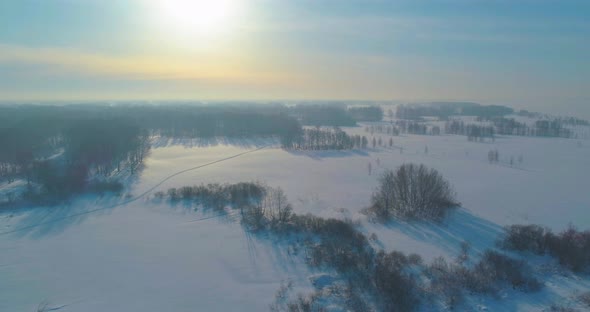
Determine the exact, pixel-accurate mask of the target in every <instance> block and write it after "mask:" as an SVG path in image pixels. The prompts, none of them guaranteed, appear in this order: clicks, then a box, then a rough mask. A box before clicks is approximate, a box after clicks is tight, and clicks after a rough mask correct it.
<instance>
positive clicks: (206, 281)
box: [0, 126, 590, 312]
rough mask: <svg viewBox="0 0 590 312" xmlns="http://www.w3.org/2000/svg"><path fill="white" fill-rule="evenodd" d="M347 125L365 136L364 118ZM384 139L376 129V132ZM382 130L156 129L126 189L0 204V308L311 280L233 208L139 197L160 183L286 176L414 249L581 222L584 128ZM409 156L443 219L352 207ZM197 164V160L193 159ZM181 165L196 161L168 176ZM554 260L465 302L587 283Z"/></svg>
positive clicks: (149, 300) (589, 147)
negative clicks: (188, 132)
mask: <svg viewBox="0 0 590 312" xmlns="http://www.w3.org/2000/svg"><path fill="white" fill-rule="evenodd" d="M344 130H346V131H347V132H349V133H352V134H361V135H367V137H369V138H371V136H372V135H370V134H368V133H366V132H365V130H364V127H363V126H360V127H356V128H346V129H344ZM375 136H376V137H377V136H379V134H375ZM388 140H389V136H387V135H383V142H385V143H386V144H385V145H388V144H387V143H388ZM393 140H394V146H393V147H392V148H389V147H378V148H375V149H369V150H360V151H342V152H339V151H321V152H320V151H285V150H282V149H280V148H279V147H278V142H276V141H275V140H272V139H258V140H218V141H216V140H209V141H194V140H176V141H165V140H161V139H160V140H155V141H154V148H153V149H152V151H151V156H150V157H149V159H148V160H147V162H146V168H145V170H144V171H143V172H141V175H140V176H139V177H138V178H137V180H136V181H134V182H133V183H132V185H131V186H130V190H129V194H127V196H126V197H123V198H114V197H103V198H90V197H86V198H80V199H77V200H75V201H73V202H72V203H70V204H69V205H64V206H62V207H54V208H30V209H25V210H19V211H5V212H2V213H0V311H36V308H37V306H38V304H39V303H41V302H43V301H48V302H49V303H50V304H49V306H50V307H52V308H59V307H62V308H61V310H60V311H88V312H94V311H144V312H145V311H264V310H268V305H269V304H270V303H271V302H272V301H273V297H274V293H275V292H276V290H277V289H278V288H279V287H280V284H281V282H282V281H284V280H286V279H291V280H293V281H294V284H295V286H296V290H297V289H306V288H307V289H309V288H311V287H312V285H311V283H310V280H309V278H310V277H311V276H313V275H315V274H318V273H319V272H311V271H310V269H308V267H307V266H306V265H305V264H303V263H301V261H300V259H299V258H297V257H292V256H291V255H289V254H288V253H286V252H285V250H284V249H282V248H280V247H279V246H276V243H273V242H272V240H269V239H264V238H263V237H255V236H251V235H247V233H246V232H244V230H243V229H242V228H241V227H240V224H239V221H238V220H237V218H235V217H233V216H232V215H231V214H230V215H224V216H216V215H215V214H214V213H212V212H208V211H203V210H202V209H200V210H197V211H194V210H193V209H188V208H187V207H183V206H182V204H179V205H176V206H171V205H169V204H168V203H157V202H154V201H153V200H152V199H150V195H151V194H153V193H154V192H155V191H158V190H164V191H165V190H166V189H168V188H170V187H180V186H185V185H195V184H201V183H214V182H217V183H231V182H241V181H261V182H264V183H266V184H268V185H269V186H273V187H281V188H283V189H284V190H285V192H286V194H287V196H288V198H289V200H290V202H291V203H292V204H293V206H294V210H295V212H296V213H312V214H315V215H318V216H322V217H336V218H348V219H352V220H358V221H359V222H360V227H361V230H362V231H363V232H365V233H366V234H369V235H370V234H371V233H376V235H377V237H378V240H377V241H376V242H375V244H376V245H377V246H378V247H382V248H384V249H387V250H393V249H396V250H400V251H403V252H412V253H417V254H419V255H421V256H422V257H423V258H424V259H425V261H430V260H432V259H433V258H435V257H438V256H447V257H450V258H452V257H455V256H456V255H457V253H458V251H459V246H460V243H461V242H463V241H465V240H467V241H469V242H470V243H471V245H472V247H473V250H474V251H475V252H477V251H481V250H484V249H485V248H488V247H492V246H493V245H494V242H495V240H496V239H497V237H498V235H499V234H501V231H502V226H504V225H510V224H523V223H535V224H542V225H546V226H549V227H551V228H553V229H554V230H555V231H559V230H562V229H564V228H566V227H567V226H568V224H570V223H571V224H573V225H575V226H577V227H578V228H580V229H588V228H590V213H589V211H590V210H589V209H590V192H589V191H588V190H589V188H588V177H589V176H590V141H587V140H584V141H578V140H571V139H555V138H531V137H515V136H514V137H513V136H510V137H497V138H496V140H495V142H493V143H474V142H467V140H466V138H465V137H464V136H418V135H403V136H396V137H393ZM262 147H264V148H262ZM260 148H261V149H260ZM495 149H497V150H498V151H499V154H500V163H498V164H490V163H489V162H488V160H487V155H488V152H489V151H490V150H495ZM250 151H251V152H250ZM245 152H248V153H245ZM242 153H245V154H242ZM239 154H242V155H239ZM236 155H239V156H237V157H234V158H229V157H232V156H236ZM226 158H228V159H226ZM511 158H512V160H513V165H512V166H511V165H510V159H511ZM520 158H522V162H520V161H518V159H520ZM222 159H225V160H224V161H220V162H217V163H213V162H215V161H218V160H222ZM407 162H414V163H423V164H426V165H427V166H429V167H432V168H435V169H437V170H438V171H440V172H441V173H442V174H443V175H444V176H445V177H446V178H447V179H448V180H449V181H450V182H451V183H452V184H453V185H454V187H455V190H456V192H457V195H458V196H457V197H458V199H459V201H460V202H461V203H462V208H460V209H458V210H457V211H455V212H454V213H453V214H452V215H451V216H450V217H449V218H448V219H447V220H445V222H444V223H443V224H440V225H433V224H428V223H421V222H409V223H408V222H393V223H391V224H388V225H379V224H374V223H371V222H369V221H368V220H367V218H366V216H365V215H363V214H362V213H361V210H362V209H363V208H365V207H367V206H368V205H369V202H370V196H371V194H372V192H373V190H374V189H375V187H376V186H377V178H378V176H379V174H380V172H382V171H383V170H385V169H394V168H396V167H397V166H399V165H401V164H403V163H407ZM207 164H210V165H207ZM369 164H370V166H371V168H372V172H371V174H370V175H369V170H368V168H369ZM202 165H207V166H203V167H200V168H195V167H199V166H202ZM190 168H195V169H194V170H190V171H186V172H183V173H180V174H178V175H175V176H172V175H174V174H176V173H178V172H180V171H183V170H186V169H190ZM166 178H169V179H168V180H166V181H165V182H164V183H161V184H160V182H162V181H163V180H165V179H166ZM154 186H155V188H154ZM143 194H145V196H141V195H143ZM534 260H535V261H537V262H538V263H539V265H544V264H546V263H547V262H548V261H549V260H547V259H536V258H535V259H534ZM562 273H563V272H554V271H552V270H548V272H547V279H546V280H545V281H546V285H545V286H546V287H545V289H544V290H543V291H542V292H540V293H535V294H530V295H523V294H518V293H507V294H503V300H502V301H501V302H499V301H498V300H495V299H493V298H474V299H473V300H474V301H473V302H471V304H472V306H473V307H480V308H482V309H483V308H485V307H487V309H489V310H491V311H493V310H515V309H518V310H531V311H540V310H542V309H543V308H546V307H547V306H548V305H549V304H551V303H553V302H561V301H565V302H569V301H568V300H570V299H569V298H571V297H572V296H573V295H574V292H575V291H576V290H583V289H589V288H590V280H589V279H588V278H587V276H574V275H572V274H571V273H563V274H562ZM516 296H518V297H516Z"/></svg>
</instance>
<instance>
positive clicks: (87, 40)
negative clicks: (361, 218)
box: [0, 0, 590, 114]
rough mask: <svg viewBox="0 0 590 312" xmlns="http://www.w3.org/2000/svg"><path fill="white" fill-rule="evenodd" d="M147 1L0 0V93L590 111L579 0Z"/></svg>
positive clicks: (583, 10)
mask: <svg viewBox="0 0 590 312" xmlns="http://www.w3.org/2000/svg"><path fill="white" fill-rule="evenodd" d="M158 1H160V2H161V1H163V0H127V1H99V0H3V1H1V2H0V73H1V74H0V99H4V100H43V99H45V100H83V99H88V100H95V99H113V100H116V99H156V100H157V99H261V100H265V99H269V100H270V99H374V100H400V101H420V100H472V101H481V102H484V103H497V104H503V103H506V104H512V105H515V106H522V107H527V108H531V109H534V108H536V107H538V108H539V110H556V109H563V110H565V112H564V113H571V114H573V113H577V112H578V111H579V112H582V113H583V114H589V113H588V111H589V110H590V109H589V107H588V106H589V105H590V103H589V100H590V91H589V90H588V89H589V88H588V86H589V85H590V83H589V82H590V61H589V60H588V58H589V57H588V55H590V39H589V38H590V1H587V0H584V1H568V0H555V1H549V0H522V1H519V0H487V1H486V0H431V1H426V0H424V1H420V0H412V1H409V0H399V1H396V0H391V1H372V0H363V1H349V0H325V1H321V0H315V1H312V0H299V1H279V0H274V1H271V0H251V1H248V0H223V1H225V2H227V3H228V5H227V7H228V8H229V9H227V10H228V11H231V14H227V16H226V15H223V16H224V17H223V18H220V19H219V20H215V22H214V23H215V24H213V23H212V24H211V25H207V27H210V28H207V29H206V30H199V31H198V32H196V31H194V29H193V31H189V30H188V29H183V28H189V27H194V25H193V26H190V25H189V24H187V23H184V24H182V23H180V22H179V21H177V18H176V17H171V16H170V15H169V14H168V15H166V14H163V13H162V12H161V11H162V9H161V8H162V7H161V6H159V4H158ZM195 1H197V2H199V1H201V2H202V0H195ZM219 1H221V0H218V1H216V2H219ZM172 2H174V3H175V5H176V6H177V7H179V9H180V10H179V11H180V12H181V14H184V13H186V12H188V13H190V14H191V16H192V15H193V14H194V16H195V18H198V19H201V20H206V19H207V16H208V15H211V14H214V11H213V10H214V8H209V7H208V6H207V5H201V6H196V7H195V6H193V5H192V4H190V3H191V1H190V0H174V1H172ZM198 9H200V11H198V12H197V11H195V10H198ZM223 10H226V9H225V8H224V9H223ZM175 12H176V11H175ZM212 12H213V13H212ZM187 25H188V26H187ZM191 25H192V24H191ZM212 29H214V30H215V31H212Z"/></svg>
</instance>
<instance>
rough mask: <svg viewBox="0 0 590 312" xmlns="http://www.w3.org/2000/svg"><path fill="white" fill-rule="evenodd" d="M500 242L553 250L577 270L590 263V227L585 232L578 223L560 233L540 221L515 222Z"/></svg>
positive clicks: (523, 248)
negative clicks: (533, 223)
mask: <svg viewBox="0 0 590 312" xmlns="http://www.w3.org/2000/svg"><path fill="white" fill-rule="evenodd" d="M500 245H501V246H502V247H504V248H506V249H513V250H518V251H531V252H534V253H537V254H544V253H550V254H551V255H552V256H554V257H556V258H557V259H558V260H559V263H560V264H561V265H563V266H565V267H567V268H569V269H571V270H573V271H583V270H587V269H588V267H589V266H590V231H583V232H582V231H578V230H577V229H576V228H574V227H569V228H568V229H567V230H565V231H563V232H561V233H559V234H557V235H556V234H553V233H552V232H551V230H549V229H546V228H542V227H541V226H538V225H512V226H510V227H508V228H506V236H505V237H504V239H503V240H502V241H501V242H500Z"/></svg>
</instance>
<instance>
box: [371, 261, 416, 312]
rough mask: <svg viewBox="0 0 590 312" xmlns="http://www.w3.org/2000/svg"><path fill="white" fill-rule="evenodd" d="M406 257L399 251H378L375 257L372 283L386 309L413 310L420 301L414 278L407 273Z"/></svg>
mask: <svg viewBox="0 0 590 312" xmlns="http://www.w3.org/2000/svg"><path fill="white" fill-rule="evenodd" d="M408 265H409V261H408V259H407V257H406V256H405V255H404V254H402V253H399V252H395V251H394V252H391V253H385V252H383V251H380V252H379V253H377V256H376V257H375V269H374V276H373V279H374V283H375V287H376V289H377V293H378V294H379V295H380V299H381V300H382V301H383V307H384V308H385V309H386V310H388V311H413V310H415V309H416V308H417V307H418V304H419V303H420V301H419V297H418V285H417V283H416V279H415V277H414V276H412V275H411V274H409V273H407V272H406V271H407V270H406V268H407V266H408Z"/></svg>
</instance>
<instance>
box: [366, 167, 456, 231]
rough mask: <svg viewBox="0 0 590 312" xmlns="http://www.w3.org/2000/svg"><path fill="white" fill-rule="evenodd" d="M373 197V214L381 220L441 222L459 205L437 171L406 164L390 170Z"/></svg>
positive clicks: (449, 186) (447, 183)
mask: <svg viewBox="0 0 590 312" xmlns="http://www.w3.org/2000/svg"><path fill="white" fill-rule="evenodd" d="M379 182H380V185H379V188H378V190H377V191H376V192H375V193H374V194H373V197H372V206H371V207H372V211H373V212H374V213H375V214H376V215H377V216H378V217H381V218H388V217H389V216H391V215H394V216H398V217H404V218H423V219H440V218H442V217H443V216H444V215H445V214H446V213H447V211H448V210H449V209H451V208H453V207H457V206H459V205H460V203H458V202H457V200H456V199H455V193H454V191H453V190H452V187H451V185H450V184H449V182H448V181H447V180H445V179H444V178H443V176H442V175H441V174H440V173H438V171H436V170H434V169H428V168H427V167H426V166H424V165H415V164H405V165H402V166H401V167H399V168H398V169H397V170H396V171H391V170H388V171H386V172H385V173H383V175H382V176H381V177H380V179H379Z"/></svg>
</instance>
